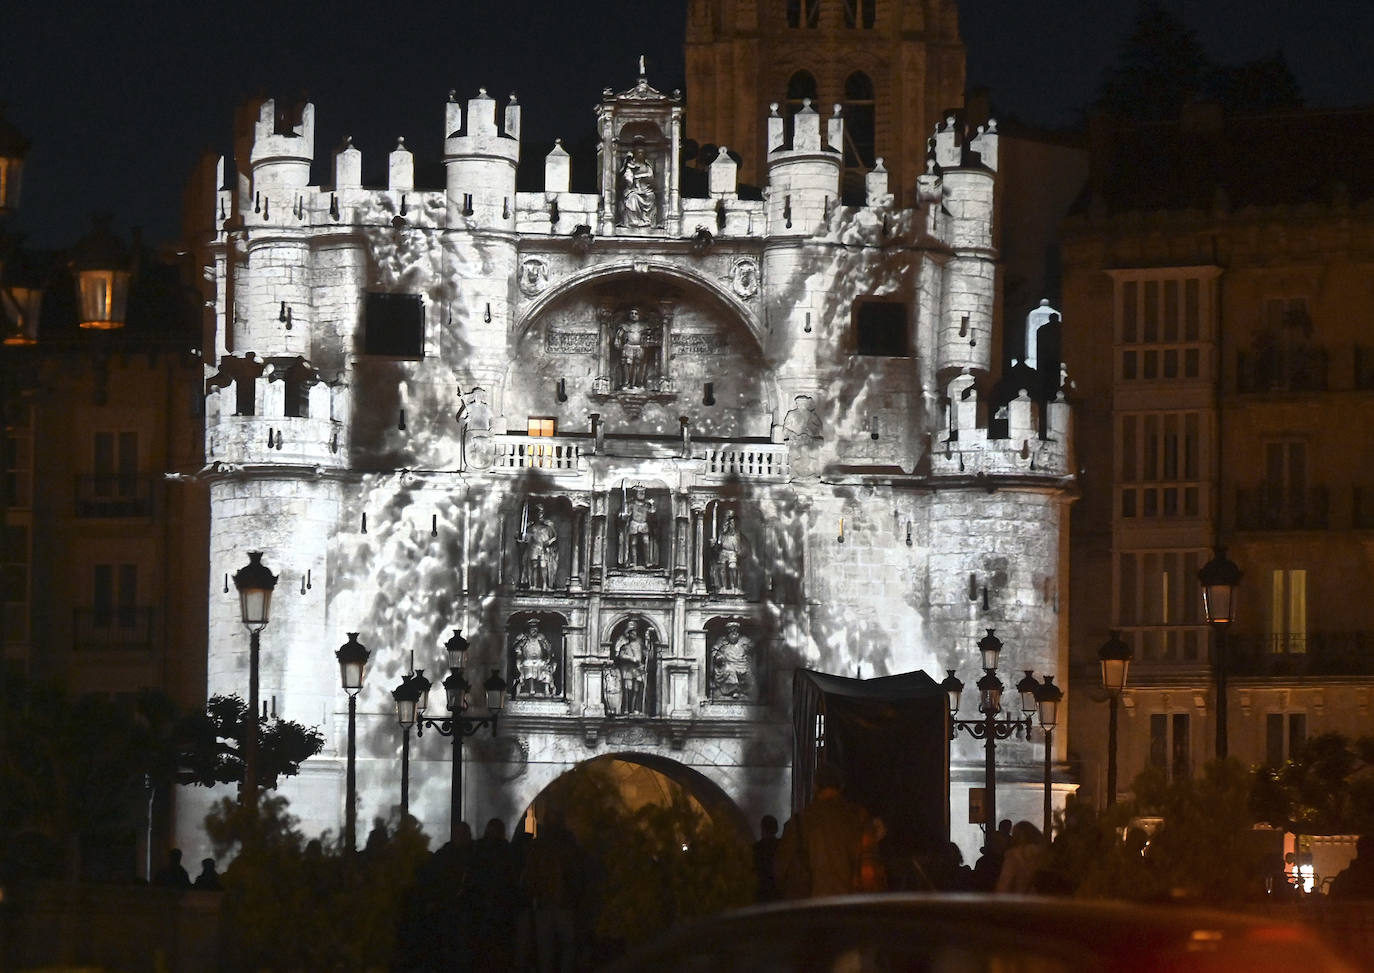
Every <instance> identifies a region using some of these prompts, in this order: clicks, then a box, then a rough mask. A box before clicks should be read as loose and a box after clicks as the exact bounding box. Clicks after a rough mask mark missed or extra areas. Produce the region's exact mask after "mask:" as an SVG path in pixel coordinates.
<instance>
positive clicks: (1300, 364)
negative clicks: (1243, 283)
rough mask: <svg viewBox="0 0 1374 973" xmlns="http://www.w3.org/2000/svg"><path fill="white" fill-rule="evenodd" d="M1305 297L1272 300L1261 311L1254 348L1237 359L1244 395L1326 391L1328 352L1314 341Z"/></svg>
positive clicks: (1237, 370)
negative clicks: (1250, 393)
mask: <svg viewBox="0 0 1374 973" xmlns="http://www.w3.org/2000/svg"><path fill="white" fill-rule="evenodd" d="M1312 336H1313V335H1312V318H1311V316H1310V315H1309V314H1308V310H1307V298H1306V297H1271V298H1269V299H1267V300H1266V301H1265V302H1264V304H1263V305H1262V306H1261V309H1260V323H1259V327H1258V328H1257V329H1256V331H1255V333H1254V338H1253V341H1252V344H1251V347H1250V349H1249V350H1248V351H1243V352H1241V353H1240V354H1239V355H1238V356H1237V368H1236V387H1237V390H1238V391H1241V392H1316V391H1322V390H1324V389H1325V388H1326V380H1327V355H1326V349H1324V348H1322V347H1321V346H1320V345H1317V344H1315V343H1314V342H1313V340H1312Z"/></svg>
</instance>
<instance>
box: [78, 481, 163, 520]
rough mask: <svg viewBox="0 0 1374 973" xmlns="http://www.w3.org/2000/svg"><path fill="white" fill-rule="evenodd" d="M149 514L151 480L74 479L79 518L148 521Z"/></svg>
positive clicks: (151, 509) (151, 498)
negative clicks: (127, 518)
mask: <svg viewBox="0 0 1374 973" xmlns="http://www.w3.org/2000/svg"><path fill="white" fill-rule="evenodd" d="M152 514H153V477H151V476H144V475H141V474H136V475H123V476H78V477H77V478H76V515H77V516H78V517H151V516H152Z"/></svg>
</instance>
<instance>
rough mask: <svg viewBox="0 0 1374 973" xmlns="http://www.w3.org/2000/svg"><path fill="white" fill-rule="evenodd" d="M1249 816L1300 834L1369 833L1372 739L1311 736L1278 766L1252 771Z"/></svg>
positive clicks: (1373, 814)
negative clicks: (1252, 784)
mask: <svg viewBox="0 0 1374 973" xmlns="http://www.w3.org/2000/svg"><path fill="white" fill-rule="evenodd" d="M1250 807H1251V811H1252V812H1253V813H1254V815H1255V816H1256V817H1257V818H1258V819H1259V820H1262V821H1267V822H1268V823H1269V824H1272V825H1274V826H1275V827H1282V828H1283V829H1284V830H1286V831H1293V832H1296V833H1300V834H1374V737H1361V738H1360V739H1358V740H1353V741H1352V740H1351V739H1350V738H1349V737H1347V736H1345V735H1343V734H1340V733H1323V734H1321V735H1320V736H1315V737H1312V738H1311V739H1310V740H1308V741H1307V743H1306V744H1305V745H1304V746H1303V747H1301V748H1300V749H1299V750H1298V752H1297V753H1295V754H1293V756H1292V758H1291V759H1289V760H1288V761H1287V762H1285V763H1284V764H1283V766H1281V767H1277V768H1273V767H1264V768H1260V769H1259V770H1257V771H1256V772H1255V784H1254V793H1253V795H1252V797H1251V802H1250Z"/></svg>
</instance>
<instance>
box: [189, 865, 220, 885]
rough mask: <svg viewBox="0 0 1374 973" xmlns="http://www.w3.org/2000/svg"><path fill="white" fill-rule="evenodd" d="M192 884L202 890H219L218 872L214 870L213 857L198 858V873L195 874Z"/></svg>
mask: <svg viewBox="0 0 1374 973" xmlns="http://www.w3.org/2000/svg"><path fill="white" fill-rule="evenodd" d="M194 886H195V887H196V888H198V889H200V890H201V891H202V892H218V891H219V890H220V884H219V872H217V871H215V860H214V859H213V858H202V859H201V860H200V874H199V875H197V876H196V880H195V883H194Z"/></svg>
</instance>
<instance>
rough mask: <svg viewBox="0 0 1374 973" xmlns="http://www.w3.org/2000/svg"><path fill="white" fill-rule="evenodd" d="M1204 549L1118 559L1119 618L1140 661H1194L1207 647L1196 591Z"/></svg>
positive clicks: (1206, 555) (1205, 556)
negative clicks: (1205, 646) (1204, 647)
mask: <svg viewBox="0 0 1374 973" xmlns="http://www.w3.org/2000/svg"><path fill="white" fill-rule="evenodd" d="M1210 556H1211V555H1210V553H1209V552H1207V551H1205V550H1200V549H1199V550H1178V551H1124V552H1122V553H1120V554H1118V555H1117V559H1116V579H1117V593H1116V598H1117V620H1118V622H1117V623H1118V625H1119V626H1120V628H1121V629H1122V637H1123V638H1125V639H1127V640H1128V641H1131V642H1133V647H1134V649H1135V653H1136V658H1137V659H1140V660H1141V661H1143V662H1196V661H1197V660H1198V658H1199V657H1200V654H1201V652H1202V648H1203V646H1204V645H1205V644H1206V642H1205V639H1204V635H1205V631H1206V624H1205V622H1204V621H1203V618H1202V604H1201V598H1200V597H1199V596H1198V593H1197V572H1198V568H1200V567H1201V566H1202V564H1203V562H1204V561H1206V560H1207V559H1208V558H1209V557H1210Z"/></svg>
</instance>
